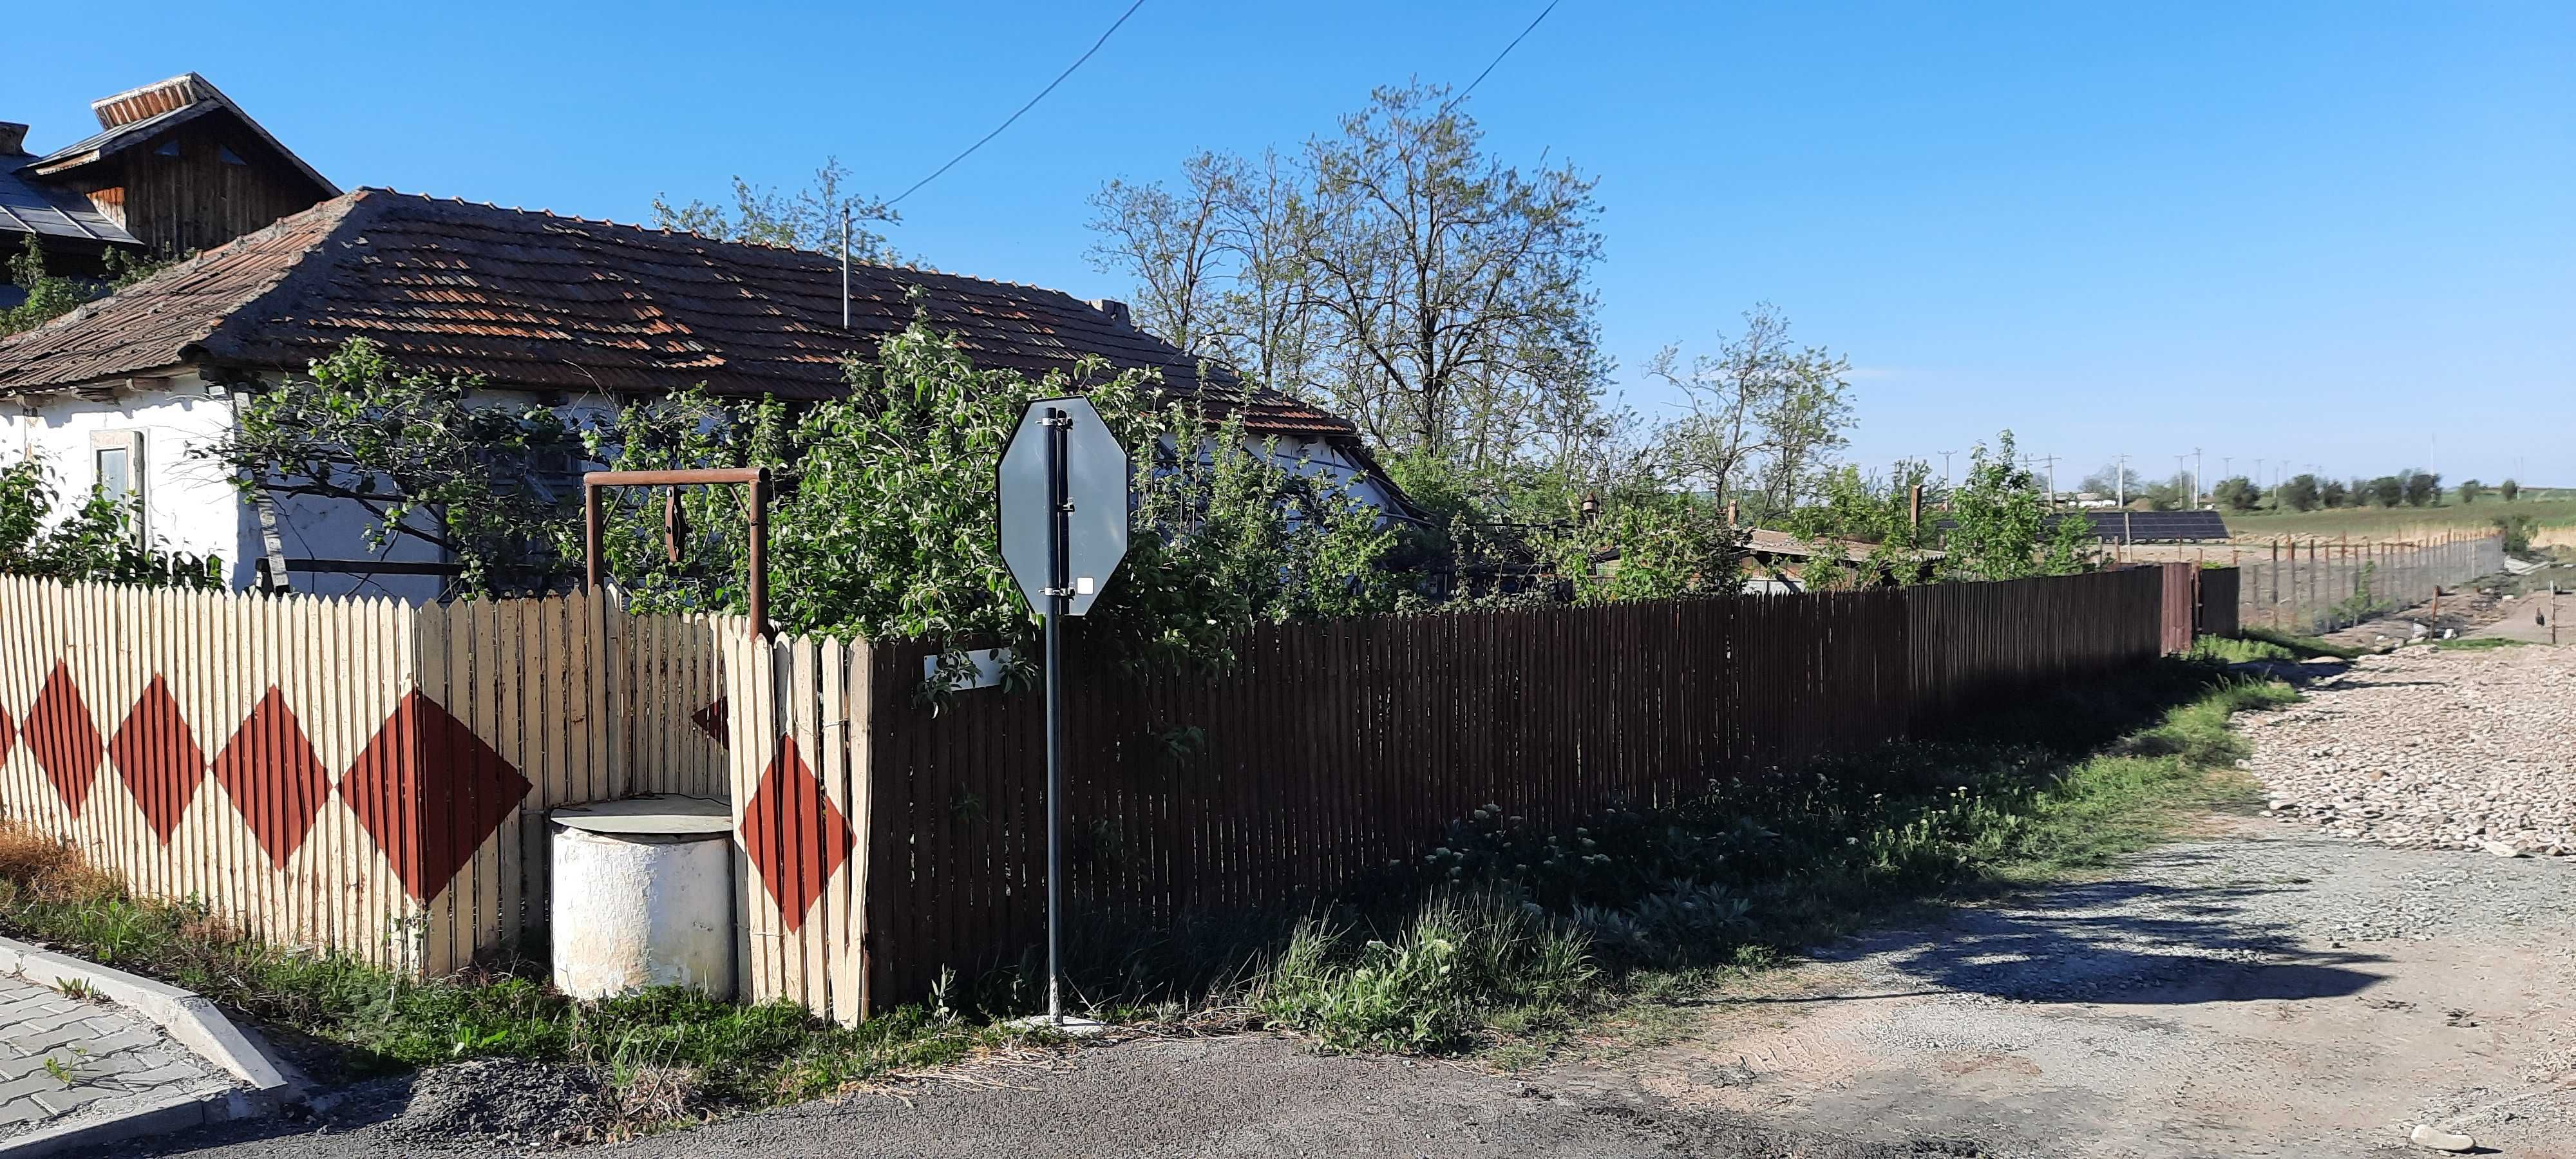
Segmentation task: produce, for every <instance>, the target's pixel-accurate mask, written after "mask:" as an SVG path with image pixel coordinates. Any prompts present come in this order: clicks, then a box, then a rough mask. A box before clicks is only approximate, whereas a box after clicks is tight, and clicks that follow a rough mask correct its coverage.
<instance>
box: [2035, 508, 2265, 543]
mask: <svg viewBox="0 0 2576 1159" xmlns="http://www.w3.org/2000/svg"><path fill="white" fill-rule="evenodd" d="M2078 514H2080V515H2082V517H2084V518H2086V519H2089V520H2091V521H2092V522H2093V534H2094V535H2095V536H2096V537H2098V538H2100V539H2103V540H2106V541H2109V542H2113V543H2197V542H2202V541H2206V540H2214V539H2225V538H2227V521H2226V520H2225V519H2222V518H2220V517H2219V514H2218V513H2217V512H2215V511H2085V512H2080V513H2078ZM2058 518H2066V516H2059V517H2058Z"/></svg>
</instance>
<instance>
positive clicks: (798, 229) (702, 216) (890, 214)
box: [653, 157, 902, 264]
mask: <svg viewBox="0 0 2576 1159" xmlns="http://www.w3.org/2000/svg"><path fill="white" fill-rule="evenodd" d="M849 181H850V171H849V169H848V167H846V166H844V165H842V164H841V161H840V159H839V158H837V157H832V158H826V159H824V161H823V167H822V168H820V169H816V170H815V171H814V181H813V184H811V185H808V186H806V187H805V188H804V189H801V190H798V191H797V192H796V193H794V194H784V193H780V192H779V191H777V190H775V189H770V188H766V187H763V186H758V185H754V184H752V183H751V182H748V181H745V180H743V179H742V178H741V177H740V176H736V177H735V178H734V179H733V206H732V207H731V208H727V207H725V206H722V205H716V204H711V203H708V202H705V201H699V200H696V199H691V200H690V202H689V203H688V204H686V205H676V206H675V205H673V204H671V202H670V200H669V198H668V197H667V196H665V195H662V194H655V195H654V197H653V224H654V225H655V226H657V227H659V228H662V229H676V230H686V231H688V232H690V233H695V234H702V235H704V236H707V237H711V238H715V239H717V240H719V241H739V242H753V243H756V244H760V245H775V246H785V247H787V248H789V249H800V250H813V251H816V252H829V253H834V254H837V253H839V252H841V222H842V218H843V215H844V214H847V215H848V220H849V222H850V258H851V260H853V261H862V262H877V263H881V264H882V263H886V262H892V261H894V260H895V252H894V249H893V248H892V247H891V246H889V245H888V244H887V242H886V239H885V235H883V234H880V233H876V232H874V231H872V230H870V229H868V228H867V227H868V226H870V225H885V224H891V223H894V222H898V221H901V220H902V218H901V217H900V216H898V215H897V214H896V213H895V211H894V210H893V208H892V207H890V206H888V205H886V204H885V203H884V202H882V201H879V200H877V199H875V198H872V197H866V196H863V195H860V194H856V193H852V192H850V191H849V189H848V185H849Z"/></svg>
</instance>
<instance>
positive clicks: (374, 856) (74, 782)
mask: <svg viewBox="0 0 2576 1159" xmlns="http://www.w3.org/2000/svg"><path fill="white" fill-rule="evenodd" d="M2167 582H2168V573H2167V572H2166V571H2164V570H2163V569H2157V568H2140V569H2129V570H2122V571H2114V572H2105V573H2100V574H2095V575H2088V576H2075V577H2066V578H2061V579H2040V580H2022V581H2014V582H2010V583H1997V584H1961V585H1941V586H1934V587H1921V588H1910V589H1905V590H1903V591H1891V592H1863V593H1847V594H1831V595H1822V596H1797V597H1775V598H1742V599H1722V600H1697V601H1685V602H1661V603H1638V604H1626V605H1616V606H1610V607H1601V608H1565V609H1550V610H1537V611H1520V612H1478V613H1460V614H1443V615H1426V616H1413V617H1385V618H1374V619H1360V620H1348V621H1338V622H1332V623H1322V624H1304V625H1293V626H1286V627H1273V628H1265V629H1262V630H1259V631H1255V632H1253V633H1250V634H1249V635H1247V636H1245V637H1243V638H1241V639H1240V640H1238V641H1237V642H1236V652H1237V654H1238V657H1239V660H1238V663H1236V664H1235V665H1233V666H1232V667H1231V668H1230V669H1228V670H1227V671H1225V672H1223V673H1222V674H1215V675H1196V676H1149V675H1138V674H1135V673H1129V672H1124V671H1120V670H1118V669H1116V668H1115V667H1114V666H1111V665H1109V664H1106V663H1104V662H1102V660H1101V658H1100V657H1098V656H1096V655H1094V656H1092V657H1091V659H1090V660H1088V661H1085V662H1083V663H1082V664H1081V665H1080V666H1079V667H1078V668H1077V669H1076V670H1075V671H1074V672H1073V673H1072V677H1073V680H1072V685H1071V696H1070V703H1069V708H1070V729H1069V735H1068V738H1067V740H1068V744H1069V745H1070V754H1071V756H1070V762H1069V776H1068V782H1067V796H1066V813H1067V817H1068V832H1069V834H1070V835H1071V849H1072V855H1071V858H1070V863H1069V865H1068V871H1069V872H1068V878H1067V883H1066V885H1067V894H1068V896H1069V897H1070V898H1072V899H1074V901H1075V903H1076V904H1077V905H1080V906H1082V907H1084V908H1085V909H1087V910H1089V911H1092V912H1094V913H1103V912H1112V911H1115V912H1117V913H1120V914H1124V915H1126V916H1129V917H1132V918H1133V919H1135V920H1138V921H1142V922H1164V921H1170V920H1172V919H1174V918H1178V917H1182V916H1185V915H1188V914H1191V913H1196V912H1214V911H1224V910H1231V909H1239V908H1266V907H1277V906H1281V905H1293V904H1298V903H1300V902H1301V901H1302V900H1304V899H1307V898H1311V897H1312V896H1314V895H1315V894H1316V893H1318V892H1320V891H1324V890H1329V889H1332V888H1334V887H1335V886H1337V885H1339V884H1341V883H1343V882H1347V881H1349V880H1350V879H1351V878H1352V877H1353V876H1354V875H1357V874H1360V873H1362V872H1364V871H1367V870H1370V869H1374V868H1378V867H1383V866H1385V865H1387V864H1389V863H1391V862H1401V861H1406V860H1409V859H1412V858H1414V857H1417V856H1419V854H1420V853H1421V852H1422V850H1423V848H1424V845H1425V842H1427V841H1429V840H1432V839H1434V838H1436V836H1437V835H1438V834H1439V833H1440V831H1441V829H1442V827H1443V825H1445V824H1446V823H1447V822H1449V821H1450V820H1453V819H1455V818H1458V817H1460V816H1462V815H1464V814H1466V813H1467V812H1469V811H1470V810H1472V809H1474V808H1475V807H1477V806H1479V805H1485V804H1494V805H1499V806H1501V807H1503V808H1505V809H1506V810H1509V811H1511V812H1512V813H1515V814H1519V815H1523V816H1526V817H1529V818H1531V819H1532V820H1533V821H1534V822H1536V823H1538V824H1541V825H1548V826H1561V825H1565V824H1569V823H1572V822H1573V821H1575V820H1576V819H1578V818H1581V817H1583V816H1586V815H1588V814H1591V813H1594V812H1597V811H1599V810H1601V809H1603V808H1606V807H1609V806H1611V805H1614V804H1634V805H1652V804H1659V803H1664V802H1669V801H1672V800H1675V799H1677V798H1679V797H1681V796H1683V795H1685V794H1688V793H1691V792H1694V791H1695V790H1697V789H1698V788H1700V787H1701V786H1703V785H1704V784H1706V783H1707V782H1708V781H1709V780H1710V779H1712V778H1723V777H1758V776H1763V775H1766V774H1767V773H1768V772H1770V771H1771V770H1776V769H1779V768H1782V767H1784V766H1788V765H1792V764H1794V763H1796V762H1798V761H1801V760H1804V759H1806V758H1808V757H1812V756H1814V755H1817V754H1819V753H1824V752H1828V751H1833V750H1836V749H1844V748H1852V747H1858V746H1865V745H1870V744H1875V743H1878V742H1880V741H1883V740H1886V739H1889V738H1894V737H1900V736H1906V735H1910V734H1913V733H1916V732H1919V731H1920V730H1921V729H1922V727H1924V726H1925V725H1926V724H1927V723H1930V722H1933V721H1936V720H1938V719H1941V718H1944V717H1946V716H1948V715H1949V714H1951V713H1954V712H1956V711H1959V710H1961V709H1964V708H1967V707H1970V706H1973V705H1974V704H1976V703H1977V702H1979V701H1981V700H1986V699H1990V698H1993V697H1997V696H2005V695H2013V694H2017V693H2021V692H2023V691H2026V690H2028V689H2031V688H2034V687H2044V686H2047V685H2050V684H2054V683H2059V682H2063V681H2065V680H2068V679H2074V678H2081V677H2083V676H2086V675H2089V674H2093V673H2098V672H2102V671H2106V670H2109V669H2111V668H2115V667H2118V666H2121V665H2125V664H2130V663H2134V662H2137V661H2139V660H2142V659H2144V658H2147V657H2150V656H2153V655H2155V654H2156V653H2157V652H2159V651H2162V650H2167V648H2168V646H2169V645H2170V644H2171V641H2170V640H2168V639H2166V638H2165V636H2166V634H2167V632H2168V630H2169V629H2168V624H2169V622H2170V621H2169V619H2168V617H2167V614H2166V613H2167V599H2168V598H2167V595H2166V591H2167V589H2166V585H2167ZM928 658H929V651H928V649H926V648H925V647H923V646H921V645H917V644H910V643H894V644H874V645H871V644H867V643H852V644H842V643H838V642H833V641H820V640H804V639H788V640H777V641H759V640H755V639H753V638H751V637H750V635H749V633H748V625H747V624H746V623H745V622H744V621H742V620H740V619H738V618H703V617H701V618H687V619H675V618H659V617H643V616H630V615H628V614H627V613H626V612H625V611H624V610H623V609H622V608H621V607H620V606H619V604H618V603H617V601H615V600H614V599H594V598H591V597H587V596H574V597H569V598H555V599H545V600H524V601H485V602H471V603H461V604H454V605H447V606H443V607H442V606H430V607H425V608H420V609H412V608H407V607H403V606H401V605H399V604H394V603H389V602H383V601H363V600H328V599H315V598H310V597H302V598H260V597H252V596H245V595H238V594H201V593H181V592H147V591H135V590H131V589H116V588H107V587H96V586H63V585H56V584H50V583H43V582H38V581H30V580H21V579H10V578H0V809H5V811H6V816H7V817H8V818H9V819H11V820H14V821H18V822H21V823H25V824H28V825H31V826H34V827H35V828H37V829H38V830H40V831H42V832H45V833H49V834H53V835H56V836H59V837H61V838H63V839H65V840H68V841H72V842H74V843H76V844H78V845H79V846H80V847H81V849H82V851H83V853H84V854H85V855H86V856H88V857H89V858H90V859H91V860H92V861H93V862H94V863H96V864H98V865H99V866H101V867H102V868H105V869H109V870H112V871H115V872H117V873H119V874H121V875H123V876H125V877H126V878H127V879H128V880H130V881H132V882H133V883H134V884H135V887H136V888H137V889H138V890H141V891H144V892H147V893H151V894H156V895H159V896H164V897H172V898H182V897H195V898H200V899H202V900H204V901H205V902H206V904H207V905H209V907H211V908H212V909H213V910H214V911H215V912H216V913H218V914H219V915H222V916H223V917H225V918H226V919H228V920H231V921H233V922H235V923H237V924H239V925H241V926H243V927H245V928H247V929H250V930H252V931H254V932H257V933H259V934H261V935H262V936H264V937H268V938H271V939H274V940H278V941H282V942H286V943H290V944H300V945H310V946H321V947H329V948H334V949H338V950H341V951H344V952H348V953H352V954H356V955H359V956H362V957H365V958H368V959H370V960H374V961H379V962H383V963H386V964H388V965H394V966H397V967H400V968H405V969H413V970H420V971H427V972H442V971H445V970H449V969H452V968H455V967H458V966H461V965H464V964H465V963H467V962H469V961H471V960H473V959H474V958H475V957H477V956H478V955H482V954H486V953H488V952H490V951H492V950H494V949H496V948H498V947H501V946H504V945H506V944H509V943H510V942H512V941H514V940H517V939H521V938H526V937H530V936H533V935H536V934H538V933H540V932H541V931H542V929H543V927H544V924H545V922H546V919H547V904H546V866H547V857H546V855H545V844H544V843H545V841H546V839H547V832H546V827H545V821H544V817H545V813H546V811H547V810H549V809H551V808H553V807H555V806H558V805H563V804H569V803H575V802H581V801H590V800H598V799H605V798H614V797H622V796H629V795H634V794H638V793H647V792H675V793H683V794H688V795H694V796H704V797H714V798H724V799H729V800H730V801H731V802H732V803H733V809H734V814H735V820H736V832H737V837H738V841H739V847H740V851H741V858H740V860H739V861H738V862H737V872H736V878H737V898H738V914H737V916H738V924H739V929H740V934H741V936H740V937H739V939H738V941H737V947H738V948H737V956H738V959H739V962H740V965H741V967H742V969H741V973H740V976H741V977H742V978H743V979H744V988H745V994H746V996H747V997H750V998H754V999H769V998H776V997H789V998H793V999H795V1000H797V1001H799V1002H802V1003H804V1004H806V1005H808V1006H809V1007H811V1008H813V1009H814V1010H816V1011H818V1012H821V1013H825V1014H827V1015H831V1016H834V1017H838V1018H842V1019H854V1018H857V1017H860V1016H861V1015H862V1014H863V1013H865V1012H866V1011H869V1010H871V1009H877V1008H882V1007H884V1006H886V1005H888V1004H890V1003H892V1002H896V1001H901V1000H908V999H911V998H914V997H917V996H919V995H920V994H921V993H922V991H923V990H924V988H925V987H927V986H928V985H929V983H930V982H931V980H932V979H933V978H934V977H935V976H936V975H937V973H938V971H939V970H940V969H941V968H942V967H954V968H956V969H957V970H958V971H959V972H961V973H966V974H971V973H973V972H975V971H978V970H980V969H983V968H985V967H988V966H990V965H992V964H994V963H997V962H1001V961H1005V960H1010V959H1014V958H1016V956H1017V955H1018V954H1019V953H1020V951H1021V950H1022V948H1024V947H1026V946H1028V945H1029V944H1031V943H1032V942H1033V941H1034V940H1035V938H1036V936H1037V931H1038V929H1039V928H1040V922H1041V920H1042V917H1043V911H1042V908H1041V900H1040V899H1041V898H1042V896H1043V890H1044V884H1045V883H1044V879H1043V875H1042V872H1041V868H1040V866H1041V863H1042V859H1043V857H1044V851H1045V838H1044V830H1043V826H1042V818H1043V816H1044V811H1043V806H1044V802H1043V800H1042V799H1041V798H1040V796H1039V786H1040V783H1041V775H1040V774H1041V765H1040V758H1041V752H1042V737H1041V735H1040V725H1041V712H1040V705H1039V703H1038V700H1037V698H1036V697H1034V696H1031V695H1028V694H1026V693H1024V692H1016V691H1003V690H975V691H966V692H960V693H957V694H954V695H953V696H951V697H948V698H946V699H944V700H943V701H941V702H940V703H939V704H938V705H937V707H936V708H935V709H934V708H933V706H932V705H931V704H930V703H928V702H926V701H925V700H924V699H923V698H922V697H921V696H920V695H919V692H920V689H921V688H922V686H923V677H924V672H925V669H924V664H925V661H926V660H927V659H928Z"/></svg>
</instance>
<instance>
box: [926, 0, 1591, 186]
mask: <svg viewBox="0 0 2576 1159" xmlns="http://www.w3.org/2000/svg"><path fill="white" fill-rule="evenodd" d="M1144 6H1145V0H1136V2H1135V3H1133V4H1130V5H1128V6H1127V11H1125V12H1122V13H1119V14H1118V19H1117V20H1116V21H1115V22H1114V23H1112V24H1110V26H1109V31H1108V32H1103V33H1101V34H1100V39H1098V40H1095V41H1092V42H1091V47H1090V48H1088V49H1086V50H1084V51H1083V54H1082V55H1081V56H1079V57H1076V58H1075V59H1074V62H1073V63H1072V64H1068V65H1066V66H1064V71H1063V72H1060V73H1057V74H1055V79H1054V80H1051V81H1048V82H1047V86H1046V87H1045V88H1042V89H1039V90H1038V95H1036V96H1033V97H1030V98H1029V103H1027V104H1025V105H1021V106H1020V108H1019V111H1018V112H1014V113H1012V114H1011V115H1010V116H1008V117H1006V118H1004V119H1003V120H1002V123H1001V124H999V125H995V126H993V131H992V132H990V133H986V134H984V135H983V136H982V137H979V138H977V139H976V141H975V143H974V144H972V145H968V146H966V148H965V150H964V151H963V152H960V153H959V154H957V155H956V156H954V157H951V158H949V159H948V163H947V164H945V165H942V166H940V167H939V168H937V169H934V170H932V171H931V173H930V176H928V177H924V178H922V179H921V180H919V181H915V182H913V183H912V188H910V189H906V190H904V191H903V192H901V193H898V194H895V195H894V200H893V201H889V202H886V208H888V209H892V208H894V207H895V205H896V204H897V203H899V202H901V201H902V200H903V199H904V198H907V197H910V196H912V195H913V194H914V193H916V192H919V191H920V189H921V187H922V186H924V185H928V184H930V183H931V182H933V181H937V180H939V175H940V174H942V173H946V172H948V171H949V170H951V169H954V168H956V167H957V163H958V162H960V161H963V160H965V159H967V158H968V157H971V156H974V155H975V150H977V149H981V148H983V147H984V143H985V142H987V141H990V140H992V139H993V138H995V137H999V136H1001V135H1002V130H1004V129H1007V128H1010V127H1011V122H1013V121H1016V120H1019V119H1020V115H1021V114H1022V113H1026V112H1028V111H1029V110H1030V109H1034V108H1036V107H1038V102H1039V101H1042V100H1045V99H1046V97H1047V94H1048V93H1051V92H1054V91H1055V86H1057V85H1060V84H1063V83H1064V78H1066V77H1069V76H1072V75H1073V70H1075V69H1078V68H1081V67H1082V62H1084V61H1086V60H1090V59H1091V54H1092V53H1095V52H1098V51H1100V46H1101V45H1104V44H1107V43H1109V37H1110V36H1111V35H1112V34H1114V33H1116V32H1117V31H1118V27H1119V25H1122V24H1125V23H1127V18H1128V17H1130V16H1134V15H1135V14H1136V10H1137V9H1139V8H1142V7H1144ZM1549 7H1551V8H1552V7H1555V5H1553V4H1551V5H1549ZM1541 15H1545V13H1541ZM1522 35H1524V36H1526V35H1528V33H1522ZM1512 43H1514V44H1518V43H1520V42H1519V41H1513V42H1512ZM1504 51H1505V52H1509V51H1511V50H1510V49H1505V50H1504ZM1495 59H1496V60H1498V61H1499V60H1500V59H1501V58H1499V57H1497V58H1495ZM1486 71H1488V72H1490V71H1492V66H1490V65H1489V66H1487V68H1486ZM1476 79H1478V80H1482V79H1484V78H1483V77H1478V78H1476Z"/></svg>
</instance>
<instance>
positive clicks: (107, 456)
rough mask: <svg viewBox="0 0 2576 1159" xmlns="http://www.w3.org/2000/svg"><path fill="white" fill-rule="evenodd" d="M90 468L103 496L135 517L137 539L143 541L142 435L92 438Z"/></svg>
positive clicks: (126, 433) (101, 433)
mask: <svg viewBox="0 0 2576 1159" xmlns="http://www.w3.org/2000/svg"><path fill="white" fill-rule="evenodd" d="M89 455H90V467H91V469H92V471H93V474H92V476H91V478H92V479H93V481H94V483H95V485H96V487H97V488H98V491H99V493H100V494H103V495H105V496H107V497H108V498H110V499H113V500H115V501H116V502H117V503H119V504H121V505H123V506H125V507H126V508H127V509H129V510H131V511H132V512H133V513H134V526H133V531H134V537H135V539H136V541H137V542H140V541H141V540H142V538H143V432H141V431H99V432H97V433H95V434H92V435H91V436H90V437H89Z"/></svg>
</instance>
